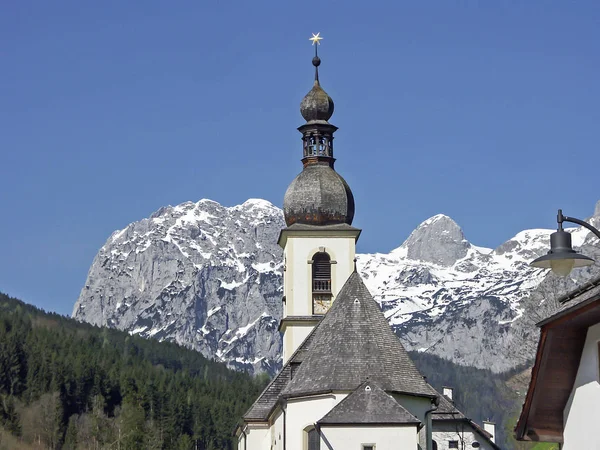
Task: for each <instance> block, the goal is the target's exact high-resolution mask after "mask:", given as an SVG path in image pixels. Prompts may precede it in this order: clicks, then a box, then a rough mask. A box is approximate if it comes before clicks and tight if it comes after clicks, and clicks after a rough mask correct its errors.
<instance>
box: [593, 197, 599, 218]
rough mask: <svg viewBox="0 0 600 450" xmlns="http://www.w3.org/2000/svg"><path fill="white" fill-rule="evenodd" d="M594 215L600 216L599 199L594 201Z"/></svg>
mask: <svg viewBox="0 0 600 450" xmlns="http://www.w3.org/2000/svg"><path fill="white" fill-rule="evenodd" d="M594 217H600V200H598V201H597V202H596V208H595V209H594Z"/></svg>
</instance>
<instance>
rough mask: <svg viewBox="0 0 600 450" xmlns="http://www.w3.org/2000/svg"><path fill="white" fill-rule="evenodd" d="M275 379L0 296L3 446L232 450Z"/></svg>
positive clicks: (0, 436) (0, 429)
mask: <svg viewBox="0 0 600 450" xmlns="http://www.w3.org/2000/svg"><path fill="white" fill-rule="evenodd" d="M266 381H267V379H266V377H258V378H252V377H250V376H249V375H247V374H244V373H238V372H234V371H231V370H228V369H227V368H226V367H225V366H224V365H223V364H219V363H216V362H214V361H210V360H208V359H206V358H204V357H203V356H202V355H200V354H199V353H197V352H194V351H191V350H188V349H185V348H183V347H180V346H178V345H176V344H171V343H161V342H158V341H154V340H146V339H142V338H139V337H135V336H130V335H129V334H127V333H125V332H121V331H116V330H111V329H108V328H99V327H94V326H92V325H88V324H83V323H79V322H77V321H75V320H73V319H70V318H67V317H63V316H60V315H58V314H51V313H45V312H44V311H42V310H39V309H37V308H35V307H33V306H30V305H27V304H25V303H23V302H21V301H19V300H16V299H13V298H10V297H8V296H6V295H4V294H0V449H15V448H22V449H29V448H49V449H60V448H62V449H79V448H86V449H89V448H91V449H104V448H114V449H186V450H187V449H232V448H233V444H232V439H231V434H232V431H233V428H234V425H235V423H236V422H237V420H238V418H239V417H240V416H241V415H242V414H243V412H244V411H245V410H246V409H247V408H248V406H249V405H250V404H251V403H252V401H254V399H255V398H256V397H257V396H258V394H259V393H260V392H261V390H262V389H263V387H264V386H265V384H266Z"/></svg>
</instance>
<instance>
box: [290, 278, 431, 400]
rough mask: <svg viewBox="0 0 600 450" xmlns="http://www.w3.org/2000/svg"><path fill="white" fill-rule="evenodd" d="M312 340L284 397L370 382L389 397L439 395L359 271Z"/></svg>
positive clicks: (351, 388)
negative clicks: (394, 394) (397, 333)
mask: <svg viewBox="0 0 600 450" xmlns="http://www.w3.org/2000/svg"><path fill="white" fill-rule="evenodd" d="M311 340H312V342H311V345H310V347H309V349H308V352H307V354H306V355H305V359H304V361H303V363H302V364H301V366H300V367H299V368H298V370H297V372H296V373H295V375H294V377H293V378H292V380H291V381H290V382H289V383H288V385H287V386H286V387H285V388H284V389H283V390H282V392H281V395H282V396H284V397H296V396H302V395H310V394H316V393H320V392H328V391H334V390H341V391H344V390H354V389H355V388H356V386H358V385H360V384H361V383H362V382H363V381H364V380H366V379H367V378H368V379H369V380H371V381H372V382H375V383H377V384H378V385H379V386H380V387H381V388H382V389H383V390H385V391H387V392H402V393H408V394H413V395H422V396H427V397H435V396H437V395H438V394H437V392H436V391H435V390H434V389H433V388H432V387H431V386H430V385H429V384H427V382H426V381H425V380H424V379H423V376H422V375H421V374H420V373H419V371H418V370H417V368H416V367H415V365H414V363H413V362H412V360H411V359H410V357H409V356H408V354H407V353H406V350H405V349H404V347H403V346H402V344H401V343H400V340H399V339H398V337H397V336H396V335H395V334H394V332H393V331H392V330H391V328H390V326H389V324H388V322H387V320H386V319H385V317H384V316H383V314H382V312H381V311H380V310H379V305H378V304H377V303H376V302H375V300H374V299H373V297H372V296H371V294H370V293H369V291H368V289H367V288H366V286H365V285H364V283H363V282H362V279H361V278H360V276H359V275H358V273H357V272H354V273H353V274H352V275H351V276H350V277H349V278H348V281H346V283H345V284H344V286H343V288H342V290H341V291H340V293H339V294H338V296H337V299H336V300H335V302H333V305H332V307H331V309H330V310H329V312H328V313H327V314H326V315H325V317H324V318H323V320H322V321H321V322H320V323H319V324H318V325H317V326H316V327H315V329H314V331H313V336H312V337H311Z"/></svg>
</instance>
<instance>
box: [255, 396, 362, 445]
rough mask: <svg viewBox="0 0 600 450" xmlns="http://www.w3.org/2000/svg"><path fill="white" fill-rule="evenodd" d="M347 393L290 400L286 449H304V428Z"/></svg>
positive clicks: (287, 408) (287, 415)
mask: <svg viewBox="0 0 600 450" xmlns="http://www.w3.org/2000/svg"><path fill="white" fill-rule="evenodd" d="M347 395H348V394H347V393H337V394H329V395H323V396H318V397H316V396H315V397H305V398H302V399H290V400H288V403H287V407H286V450H304V448H305V440H306V433H305V431H304V430H305V429H306V428H308V427H311V426H313V425H314V424H315V423H316V422H317V421H318V420H319V419H321V418H322V417H323V416H324V415H325V414H327V413H328V412H329V411H331V409H332V408H333V407H334V406H335V405H337V404H338V403H339V402H341V401H342V400H343V399H344V398H345V397H346V396H347ZM256 448H257V449H258V448H259V447H256ZM267 448H268V447H267ZM321 448H327V447H321ZM249 450H250V449H249ZM252 450H254V448H253V449H252ZM359 450H360V449H359Z"/></svg>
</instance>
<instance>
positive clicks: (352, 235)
mask: <svg viewBox="0 0 600 450" xmlns="http://www.w3.org/2000/svg"><path fill="white" fill-rule="evenodd" d="M319 39H320V38H319V36H318V35H317V36H315V37H314V38H313V44H314V45H315V57H314V58H313V60H312V63H313V66H315V81H314V85H313V87H312V89H311V90H310V92H309V93H308V94H306V96H305V97H304V99H303V100H302V103H301V104H300V113H301V114H302V117H303V118H304V120H306V123H305V124H303V125H301V126H300V127H299V128H298V131H300V133H302V165H303V170H302V172H300V174H298V176H297V177H296V178H295V179H294V181H292V183H291V184H290V186H289V187H288V189H287V191H286V193H285V197H284V201H283V211H284V215H285V222H286V225H287V228H285V229H283V230H282V231H281V234H280V236H279V245H280V246H281V247H283V254H284V264H285V266H284V270H285V272H284V281H283V284H284V298H283V300H284V304H283V318H282V320H281V323H280V326H279V330H280V331H281V332H282V333H283V363H284V364H285V363H286V362H287V361H288V359H289V358H290V356H291V355H292V354H293V353H294V352H295V351H296V349H297V348H298V347H299V346H300V344H302V342H304V340H305V339H306V337H307V336H308V334H309V333H310V332H311V331H312V329H313V328H314V327H315V325H316V324H317V323H318V322H319V321H320V320H321V318H322V317H323V315H324V314H325V313H326V312H327V311H328V310H329V308H330V307H331V304H332V302H334V301H335V298H336V295H337V294H338V292H339V290H340V289H341V287H342V286H343V285H344V283H345V282H346V280H347V279H348V277H349V276H350V275H351V274H352V272H353V271H354V264H355V253H356V241H357V240H358V237H359V235H360V230H359V229H357V228H354V227H352V219H353V218H354V197H353V195H352V191H351V190H350V187H349V186H348V184H347V183H346V181H345V180H344V179H343V178H342V177H341V176H340V175H339V174H338V173H337V172H336V171H335V170H334V163H335V158H334V157H333V134H334V133H335V131H336V130H337V127H336V126H334V125H332V124H331V123H329V119H330V118H331V116H332V115H333V100H332V99H331V97H329V95H327V93H326V92H325V91H324V90H323V88H322V87H321V85H320V83H319V66H320V64H321V59H320V58H319V56H318V52H317V49H318V45H319Z"/></svg>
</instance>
